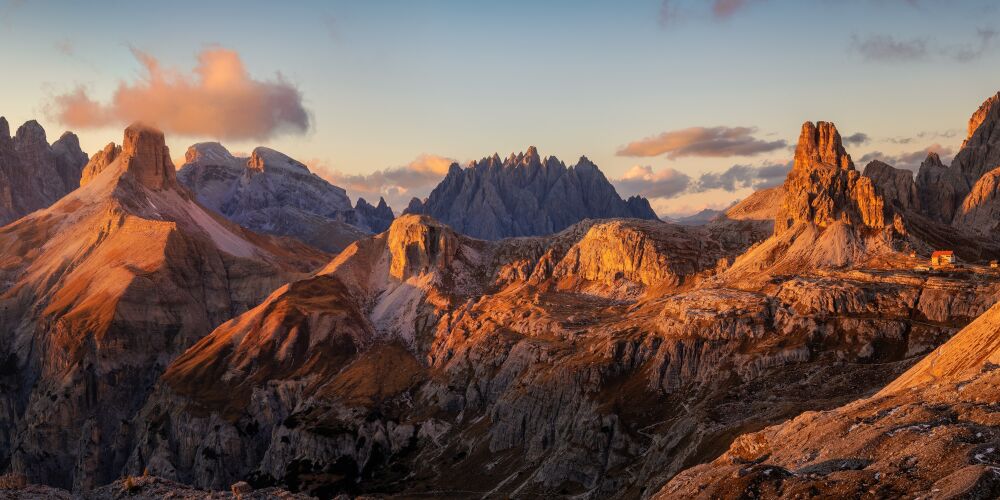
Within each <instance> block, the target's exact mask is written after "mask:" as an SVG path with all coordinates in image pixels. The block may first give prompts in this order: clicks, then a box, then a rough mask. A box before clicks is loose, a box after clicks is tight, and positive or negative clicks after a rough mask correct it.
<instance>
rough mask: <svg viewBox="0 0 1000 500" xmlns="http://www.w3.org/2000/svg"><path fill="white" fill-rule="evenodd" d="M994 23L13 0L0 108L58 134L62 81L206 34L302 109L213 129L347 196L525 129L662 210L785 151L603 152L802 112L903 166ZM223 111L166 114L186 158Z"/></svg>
mask: <svg viewBox="0 0 1000 500" xmlns="http://www.w3.org/2000/svg"><path fill="white" fill-rule="evenodd" d="M206 3H207V4H208V5H204V4H206ZM998 21H1000V10H998V8H997V7H996V6H994V3H993V2H990V1H979V0H968V1H961V0H952V1H949V0H939V1H931V0H844V1H833V0H812V1H809V0H802V1H792V0H784V1H783V0H744V1H738V0H691V1H684V0H668V1H667V2H666V3H664V2H663V1H660V0H657V1H653V0H650V1H634V2H620V1H594V2H581V1H572V2H571V1H549V2H528V1H505V2H462V1H384V2H383V1H366V2H360V1H358V2H274V1H268V2H248V1H242V2H236V1H232V2H211V3H208V2H182V1H178V2H157V3H149V4H146V3H143V2H125V1H94V2H56V1H30V0H20V1H10V0H7V1H6V2H2V1H0V45H2V46H3V47H4V50H3V56H2V59H0V62H2V67H3V68H4V70H5V71H4V73H5V77H4V78H3V79H2V83H0V90H2V92H0V114H2V115H5V116H6V117H7V118H8V120H9V121H10V122H11V123H12V126H13V127H16V126H17V125H18V124H20V123H21V122H23V121H25V120H28V119H32V118H34V119H38V120H39V121H40V122H41V123H42V124H43V125H44V126H45V127H46V130H48V131H49V134H50V136H51V137H55V136H57V135H58V134H59V133H60V132H61V131H62V130H65V129H67V128H68V127H67V125H66V124H64V123H60V117H59V113H58V111H59V107H58V106H57V105H56V104H54V103H57V102H58V101H57V99H56V98H57V97H58V96H63V95H66V94H69V93H72V92H74V91H75V90H76V89H83V90H84V91H85V92H86V95H87V96H88V98H89V99H91V100H92V101H94V102H96V103H99V104H100V105H101V106H105V105H107V106H108V109H112V108H111V105H110V103H111V102H112V100H113V96H114V95H115V92H116V89H118V88H119V86H120V85H126V86H137V85H141V82H142V81H143V78H147V74H146V70H145V69H144V66H143V65H142V64H141V63H140V62H139V60H138V59H137V58H136V56H135V54H134V51H139V52H140V53H142V54H146V55H148V56H149V57H151V58H154V59H155V61H156V62H157V63H158V64H159V66H160V67H162V68H167V70H169V71H172V72H178V73H179V74H182V75H184V74H186V75H188V78H191V76H190V74H191V72H192V70H193V68H195V66H196V65H197V64H198V57H199V54H202V53H203V52H204V51H205V50H211V49H213V48H221V49H225V50H227V51H229V52H230V53H232V54H235V55H236V56H237V57H238V59H239V61H241V62H242V63H243V65H244V66H245V68H246V74H247V75H248V78H250V79H252V80H253V81H254V82H264V84H268V85H270V84H274V85H280V86H284V87H287V88H289V89H292V90H294V91H297V93H298V95H299V96H300V101H299V102H297V103H296V105H297V106H299V105H300V106H301V109H304V110H305V111H306V112H307V113H308V124H307V126H306V127H304V130H303V128H302V127H299V128H296V127H292V128H291V129H290V128H289V127H279V128H276V129H274V130H271V129H266V130H265V131H264V132H262V133H261V134H257V136H256V137H252V138H239V137H229V136H227V137H225V140H224V141H223V143H224V144H225V145H226V146H228V147H229V148H230V149H231V150H232V151H234V152H246V151H249V150H250V149H252V148H253V147H254V146H255V145H258V144H260V145H268V146H271V147H274V148H276V149H279V150H281V151H284V152H285V153H287V154H289V155H291V156H293V157H295V158H297V159H299V160H302V161H304V162H306V163H307V164H309V165H310V166H312V167H314V168H315V169H316V170H317V171H319V172H321V173H322V174H323V175H326V176H328V177H330V178H331V179H334V180H335V181H338V182H340V183H341V184H345V185H347V186H346V187H348V188H349V189H351V191H352V194H355V195H357V194H364V195H365V196H366V197H371V196H372V195H373V194H375V193H378V192H380V191H383V190H386V189H389V190H393V189H394V191H392V196H391V197H390V198H391V199H390V201H391V202H392V203H393V204H394V205H399V204H400V203H401V201H400V200H403V199H405V198H407V197H408V196H411V195H418V196H422V195H425V194H426V191H427V190H428V189H429V187H430V186H432V185H433V180H435V179H436V176H437V175H439V174H440V172H441V171H442V170H443V168H444V167H442V166H441V165H445V164H446V163H447V162H446V161H445V160H440V159H439V157H443V158H449V159H457V160H459V161H461V162H465V161H468V160H471V159H477V158H480V157H482V156H485V155H488V154H492V153H493V152H499V153H500V154H501V155H506V154H508V153H510V152H512V151H521V150H523V149H525V148H526V147H527V146H529V145H536V146H538V148H539V150H540V151H541V153H542V154H545V155H549V154H554V155H556V156H558V157H559V158H561V159H563V160H564V161H567V162H574V163H575V161H576V159H577V158H578V157H579V156H580V155H587V156H588V157H589V158H590V159H591V160H593V161H594V162H596V163H597V164H598V165H599V166H600V167H601V168H602V170H604V172H605V173H606V174H607V175H608V177H609V178H612V179H623V178H626V180H625V181H623V182H619V183H618V185H619V189H620V190H621V191H622V194H623V195H627V194H634V193H633V192H629V191H636V192H644V193H645V194H647V195H650V196H651V197H653V198H655V199H654V206H655V207H656V208H657V210H658V211H659V212H660V213H661V214H668V213H669V214H677V213H686V212H691V211H694V210H696V209H698V208H701V207H703V206H715V207H718V206H723V205H725V204H727V203H730V202H731V201H733V200H735V199H738V198H740V197H743V196H746V194H747V193H749V192H750V191H752V189H753V186H758V187H759V186H760V185H764V184H763V183H756V184H755V182H756V181H754V180H752V179H747V178H746V176H747V175H753V172H757V171H758V170H756V169H760V168H766V167H770V166H775V165H780V164H783V163H785V162H787V160H788V159H789V158H790V156H791V153H790V151H789V150H788V148H787V147H780V148H778V147H774V148H771V149H769V150H766V151H756V152H754V154H728V153H725V154H724V153H718V152H711V151H710V152H709V153H708V154H705V153H704V152H703V153H698V154H685V155H679V156H678V155H671V154H659V155H653V156H622V155H619V154H616V153H618V152H619V151H620V150H622V149H623V148H624V147H625V146H626V145H628V144H630V143H633V142H636V141H640V140H642V139H644V138H650V137H655V136H658V135H660V134H664V133H671V132H676V131H683V130H687V129H690V128H691V127H706V128H713V127H721V129H719V130H730V129H731V128H733V127H745V128H747V130H749V131H748V132H746V133H745V134H742V135H740V134H737V135H740V137H739V138H738V140H743V139H748V140H751V139H752V140H755V141H759V142H762V143H769V144H773V143H775V142H777V141H781V140H783V141H786V142H787V143H788V144H789V145H793V144H794V141H795V139H796V137H797V134H798V130H799V127H800V125H801V123H802V122H803V121H805V120H827V121H834V122H835V123H836V124H837V125H838V128H839V129H840V131H841V133H842V134H843V135H845V136H847V135H851V134H856V133H863V134H865V136H866V137H867V141H864V142H861V141H859V142H858V143H857V144H852V145H850V147H849V151H850V152H851V153H852V156H854V158H855V161H856V162H858V163H859V165H858V167H859V168H861V167H863V164H860V162H859V159H860V158H861V157H863V156H865V155H869V157H871V156H872V155H871V154H872V153H873V152H879V153H881V156H882V157H885V158H888V159H891V160H893V161H895V162H896V163H897V164H905V165H904V166H912V161H913V160H912V158H916V157H918V156H919V155H920V152H921V150H924V149H926V148H928V147H938V148H941V149H942V150H943V151H945V152H947V151H948V150H954V149H955V148H957V146H958V145H959V144H960V143H961V140H962V139H963V138H964V134H965V131H964V129H965V124H966V122H967V120H968V117H969V115H970V114H971V113H972V112H973V111H974V110H975V109H976V107H978V105H979V104H980V103H981V102H982V101H983V100H984V99H985V98H986V97H988V96H989V95H992V94H994V93H996V91H997V90H1000V78H998V77H1000V74H998V68H1000V64H998V63H1000V52H998V50H997V46H996V45H997V44H998V43H1000V37H995V36H994V34H993V32H992V29H991V27H992V26H997V25H998ZM995 38H997V39H995ZM279 74H280V77H279V76H278V75H279ZM268 88H270V87H268ZM264 109H265V110H266V107H265V108H264ZM115 112H116V113H119V114H120V115H123V116H128V114H127V112H125V111H121V112H119V111H118V110H115ZM119 114H116V115H115V116H119ZM219 126H220V127H224V126H226V124H222V125H219ZM121 128H122V125H121V124H119V123H116V122H115V119H114V118H108V119H106V120H104V121H102V122H101V123H95V124H92V125H88V126H86V127H74V128H73V130H74V131H75V132H77V133H78V135H80V137H81V141H82V143H83V147H84V149H85V150H86V151H88V152H94V151H96V150H97V149H98V148H99V147H101V146H103V145H104V144H106V143H107V142H109V141H120V138H121ZM178 130H181V129H178ZM219 130H220V129H219V128H217V127H216V128H212V129H210V130H207V131H204V132H197V131H196V132H193V133H178V132H176V131H174V130H172V129H170V128H167V130H166V131H167V134H168V141H169V145H170V146H171V151H172V154H173V155H174V156H175V157H177V158H180V157H182V156H183V152H184V150H185V149H186V147H187V145H189V144H191V143H193V142H198V141H202V140H214V139H217V138H218V136H219V134H218V132H219ZM671 137H672V136H671ZM685 137H687V136H685ZM708 148H709V149H711V144H709V145H708ZM765 149H766V148H765ZM907 155H909V156H907ZM943 156H947V155H943ZM733 165H742V166H745V167H748V168H749V169H750V170H749V172H750V173H749V174H747V171H741V172H743V174H742V175H743V177H739V178H740V179H743V181H740V182H742V184H741V183H740V182H737V183H736V185H725V184H726V183H721V184H723V187H716V186H718V185H720V183H718V182H715V183H711V182H705V183H699V180H700V179H701V176H702V175H703V174H706V173H707V174H709V175H710V176H711V175H712V174H720V175H721V174H722V173H724V172H726V171H727V170H729V169H731V167H733ZM376 171H378V172H379V175H376V176H372V175H370V174H371V173H372V172H376ZM730 171H731V170H730ZM414 172H415V173H414ZM685 177H687V178H689V182H687V184H684V183H680V184H678V182H677V181H678V179H681V180H683V179H684V178H685ZM716 177H718V176H716ZM628 179H631V182H629V181H628ZM716 180H718V179H716ZM684 185H686V186H688V187H687V188H684V189H681V188H682V187H683V186H684ZM698 186H700V187H698ZM730 188H731V189H730ZM679 189H680V191H678V190H679ZM653 194H657V195H658V196H653ZM394 208H396V209H397V210H400V209H402V208H403V206H394Z"/></svg>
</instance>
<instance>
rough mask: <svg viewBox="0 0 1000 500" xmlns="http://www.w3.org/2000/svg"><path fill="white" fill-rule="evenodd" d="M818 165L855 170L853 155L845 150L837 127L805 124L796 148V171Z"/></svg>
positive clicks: (825, 124) (828, 123)
mask: <svg viewBox="0 0 1000 500" xmlns="http://www.w3.org/2000/svg"><path fill="white" fill-rule="evenodd" d="M818 165H830V166H834V167H837V168H842V169H853V168H854V162H852V161H851V155H849V154H847V151H845V150H844V145H843V142H842V141H841V139H840V133H839V132H837V126H836V125H834V124H833V123H830V122H816V123H815V124H813V123H812V122H805V123H803V124H802V132H801V133H800V134H799V143H798V146H796V148H795V165H794V167H793V168H795V169H812V168H815V167H817V166H818Z"/></svg>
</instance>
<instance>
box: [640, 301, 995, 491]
mask: <svg viewBox="0 0 1000 500" xmlns="http://www.w3.org/2000/svg"><path fill="white" fill-rule="evenodd" d="M998 327H1000V305H996V306H993V307H992V308H991V309H990V310H989V311H987V312H986V313H984V314H983V315H982V316H980V317H979V318H977V319H976V320H975V321H974V322H972V323H971V324H969V325H968V326H967V327H966V328H965V329H963V330H962V331H961V332H959V333H958V334H956V335H955V336H954V337H953V338H952V339H951V340H949V341H948V342H946V343H945V344H944V345H942V346H941V347H939V348H938V349H937V350H935V351H934V352H932V353H931V354H929V355H927V356H926V357H925V358H924V359H923V360H921V361H920V362H919V363H918V364H917V365H915V366H914V367H912V368H911V369H910V370H908V371H907V372H906V373H904V374H903V375H901V376H900V377H899V378H897V379H896V380H894V381H893V382H892V383H890V384H889V385H888V386H887V387H886V388H885V389H883V390H882V391H880V392H879V393H878V394H876V395H874V396H871V397H868V398H865V399H861V400H859V401H856V402H853V403H850V404H848V405H845V406H843V407H840V408H837V409H835V410H831V411H826V412H806V413H803V414H802V415H800V416H798V417H796V418H795V419H794V420H790V421H788V422H786V423H783V424H781V425H777V426H774V427H769V428H767V429H764V430H762V431H760V432H756V433H753V434H746V435H743V436H740V437H739V438H737V439H736V440H735V441H734V442H733V444H732V446H730V447H729V449H728V451H726V452H725V453H724V454H723V455H722V456H720V457H719V458H718V459H716V460H714V461H712V462H711V463H708V464H704V465H699V466H696V467H693V468H691V469H690V470H687V471H684V472H683V473H681V474H680V475H678V476H677V477H675V478H674V479H673V480H672V481H671V482H670V483H669V484H667V485H666V486H665V487H664V488H663V489H662V490H661V491H660V492H659V494H658V495H657V497H658V498H670V499H674V498H705V497H712V498H739V497H742V496H744V495H747V494H749V493H750V492H753V493H754V495H755V496H758V497H767V498H801V497H802V496H803V495H806V494H808V495H809V496H819V497H831V498H833V497H836V498H856V497H864V496H871V497H877V498H910V497H915V498H916V497H919V498H923V497H929V498H996V497H997V496H998V495H1000V475H998V474H997V473H996V470H997V467H998V466H1000V453H998V450H1000V423H998V422H997V418H996V408H997V404H998V402H1000V389H998V388H1000V371H997V370H996V367H997V364H996V362H997V361H1000V334H998Z"/></svg>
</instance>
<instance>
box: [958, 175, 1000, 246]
mask: <svg viewBox="0 0 1000 500" xmlns="http://www.w3.org/2000/svg"><path fill="white" fill-rule="evenodd" d="M952 225H954V226H956V227H960V228H962V229H963V230H964V231H969V232H972V233H975V234H978V235H982V236H987V237H996V235H997V228H998V227H1000V168H997V169H994V170H991V171H989V172H987V173H986V174H984V175H983V176H982V177H980V178H979V180H978V181H976V184H975V185H973V186H972V190H971V191H970V192H969V194H968V196H966V197H965V201H963V202H962V206H961V207H960V208H959V210H958V213H956V214H955V218H954V219H953V221H952Z"/></svg>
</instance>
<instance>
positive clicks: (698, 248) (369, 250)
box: [127, 215, 1000, 498]
mask: <svg viewBox="0 0 1000 500" xmlns="http://www.w3.org/2000/svg"><path fill="white" fill-rule="evenodd" d="M731 222H733V223H736V222H745V221H731ZM736 227H738V226H733V227H732V228H730V229H729V231H730V232H732V231H736V229H735V228H736ZM761 236H763V235H761ZM731 241H733V242H735V241H745V240H740V239H739V238H732V239H731ZM752 243H753V242H752V241H751V242H749V243H745V244H742V243H741V244H732V243H727V242H726V241H722V240H718V239H716V238H715V236H714V235H713V233H712V227H709V226H704V227H685V226H676V225H671V224H666V223H662V222H657V221H641V220H615V221H586V222H582V223H579V224H577V225H574V226H571V227H570V228H568V229H566V230H565V231H563V232H561V233H558V234H556V235H552V236H548V237H531V238H513V239H505V240H502V241H498V242H488V241H482V240H476V239H472V238H468V237H466V236H464V235H461V234H458V233H456V232H454V231H452V230H451V229H449V228H448V227H447V226H444V225H443V224H441V223H439V222H436V221H434V220H433V219H431V218H428V217H426V216H416V215H405V216H402V217H400V218H399V219H397V220H396V221H395V222H394V223H393V225H392V226H391V227H390V229H389V231H388V232H386V233H383V234H380V235H377V236H373V237H370V238H367V239H364V240H360V241H358V242H355V243H354V244H352V245H351V246H350V247H348V248H347V249H345V250H344V251H343V252H341V253H340V254H339V255H338V256H337V257H336V258H335V259H334V260H333V261H331V263H330V264H329V265H327V266H326V267H325V268H324V269H323V270H322V271H320V272H318V273H317V274H316V275H315V276H313V277H311V278H308V279H306V280H303V281H299V282H296V283H291V284H289V285H287V286H285V287H282V288H281V289H279V290H277V291H276V292H275V293H274V294H272V295H271V296H270V297H269V298H268V299H267V301H265V302H264V303H263V304H262V305H261V306H259V307H257V308H255V309H253V310H251V311H248V312H247V313H245V314H243V315H241V316H239V317H237V318H235V319H233V320H231V321H229V322H227V323H226V324H224V325H222V326H220V327H219V328H217V329H216V330H215V331H214V332H213V333H212V334H211V335H209V336H208V337H206V338H205V339H203V340H202V341H201V342H199V343H197V344H196V345H195V346H193V347H192V348H190V349H189V350H188V351H187V352H185V353H184V354H183V355H182V356H181V357H179V358H178V359H177V360H176V361H175V362H174V363H172V364H171V365H170V367H169V368H168V369H167V372H166V374H165V375H164V376H163V378H161V380H160V382H159V384H158V387H157V389H156V390H155V391H154V394H153V396H151V398H150V399H149V400H148V401H147V402H146V404H145V405H144V408H143V409H142V411H141V412H140V416H139V418H138V419H137V421H136V429H137V432H138V433H139V437H138V438H137V440H136V442H137V443H138V446H137V447H136V448H135V450H134V451H133V453H132V455H131V457H130V458H129V462H128V467H127V469H128V471H130V472H134V471H141V470H143V469H148V470H149V471H150V472H151V473H153V474H156V475H161V476H163V477H166V478H169V479H172V480H177V481H182V482H185V483H190V484H193V485H196V486H198V487H211V488H222V487H225V485H227V484H232V483H233V482H235V481H237V480H247V481H248V482H250V483H251V484H255V485H260V486H264V485H279V486H283V487H289V488H291V489H293V490H298V491H310V492H319V491H324V492H344V493H349V494H362V493H364V492H366V491H378V492H381V493H386V494H393V493H398V494H402V495H406V494H417V493H418V492H421V491H432V492H434V494H436V495H444V496H447V495H451V494H455V495H465V496H468V495H475V496H493V495H500V496H516V495H537V496H566V495H572V494H581V493H583V492H589V494H590V495H594V496H600V497H620V498H632V497H637V496H642V495H643V494H648V493H652V492H653V491H655V490H656V489H658V487H659V485H660V484H662V483H663V482H665V481H666V480H667V479H669V478H670V477H671V476H672V475H673V474H675V473H676V472H678V471H680V470H682V469H683V468H684V467H685V466H686V464H690V463H697V462H698V461H702V460H705V459H707V458H711V457H713V456H714V455H715V454H717V453H719V452H721V451H722V449H720V448H724V447H725V446H726V445H727V444H728V442H729V438H728V437H727V436H732V435H734V434H735V433H737V432H739V431H740V430H741V429H746V428H760V427H761V426H763V425H765V424H767V423H775V422H779V421H781V420H783V419H785V418H789V417H791V416H794V415H795V414H797V413H798V412H800V411H803V410H806V409H827V408H831V407H834V406H837V405H839V404H843V403H845V402H848V401H850V400H851V399H852V398H856V397H858V396H860V395H862V394H865V393H866V392H868V391H871V390H874V389H876V388H877V387H879V386H880V385H881V384H884V383H885V382H886V381H888V380H889V379H891V378H892V377H894V376H896V375H898V374H899V373H900V372H901V371H902V370H903V369H905V367H906V366H908V363H909V362H910V361H903V360H907V359H909V360H912V356H914V355H915V354H918V353H923V352H927V351H928V350H930V349H932V348H933V347H934V346H936V345H937V344H939V343H940V342H941V341H942V340H943V339H945V338H947V337H948V336H949V335H950V334H951V333H952V332H954V331H955V330H956V329H957V327H958V326H960V325H963V324H965V323H967V322H969V321H971V320H972V319H973V318H974V317H975V316H977V315H978V314H980V313H981V312H982V311H985V310H986V309H987V308H989V307H990V306H991V305H992V303H993V301H994V299H995V297H996V296H997V292H998V291H1000V281H998V280H997V279H985V280H983V281H965V280H962V279H961V278H954V277H947V276H942V277H936V278H933V279H927V278H925V277H920V276H916V275H914V274H913V273H912V272H910V271H892V270H882V271H878V272H871V273H865V272H859V271H852V270H847V271H843V272H840V273H837V272H834V271H824V272H823V273H818V274H809V273H808V272H806V271H801V272H800V274H798V275H796V276H793V277H785V278H784V279H783V280H780V281H770V282H768V283H766V284H765V285H763V286H762V287H761V288H757V289H744V290H739V289H736V288H733V287H732V286H731V285H730V284H729V283H727V282H726V281H724V280H722V281H719V280H720V279H721V278H722V277H724V274H722V275H720V274H718V273H719V272H720V271H721V270H722V269H724V268H725V262H726V261H727V260H728V259H730V258H732V257H733V256H734V255H736V254H739V253H741V252H743V251H745V250H746V248H747V246H748V245H749V244H752ZM810 271H811V270H810ZM834 360H840V361H839V362H837V361H834ZM207 381H212V383H207ZM695 402H696V403H695ZM441 457H447V458H446V459H442V458H441ZM487 464H490V465H489V466H487ZM470 471H474V472H475V474H476V480H475V481H471V482H470V481H469V480H468V478H467V474H468V473H470ZM518 471H520V472H518ZM515 472H518V473H517V474H515ZM324 488H325V489H324Z"/></svg>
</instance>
